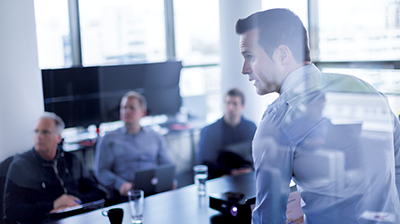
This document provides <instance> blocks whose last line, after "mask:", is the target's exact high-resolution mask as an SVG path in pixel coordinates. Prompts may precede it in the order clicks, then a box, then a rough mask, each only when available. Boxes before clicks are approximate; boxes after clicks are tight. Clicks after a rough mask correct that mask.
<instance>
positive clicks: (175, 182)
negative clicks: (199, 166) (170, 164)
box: [172, 179, 178, 190]
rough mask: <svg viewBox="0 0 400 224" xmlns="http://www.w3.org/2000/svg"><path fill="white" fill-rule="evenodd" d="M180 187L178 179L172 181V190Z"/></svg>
mask: <svg viewBox="0 0 400 224" xmlns="http://www.w3.org/2000/svg"><path fill="white" fill-rule="evenodd" d="M175 189H178V180H177V179H174V180H173V181H172V190H175Z"/></svg>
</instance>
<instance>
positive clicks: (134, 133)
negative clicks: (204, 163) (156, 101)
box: [96, 91, 172, 201]
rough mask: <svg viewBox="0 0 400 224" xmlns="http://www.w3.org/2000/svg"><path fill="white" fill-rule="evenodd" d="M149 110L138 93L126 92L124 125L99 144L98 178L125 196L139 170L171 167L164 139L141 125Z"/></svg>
mask: <svg viewBox="0 0 400 224" xmlns="http://www.w3.org/2000/svg"><path fill="white" fill-rule="evenodd" d="M146 107H147V106H146V99H145V98H144V97H143V95H141V94H139V93H137V92H135V91H130V92H127V93H126V94H125V95H124V96H123V97H122V100H121V107H120V108H121V109H120V117H121V120H123V121H124V122H125V125H124V126H123V127H121V128H119V129H117V130H115V131H112V132H109V133H107V134H106V135H105V136H104V137H103V138H101V139H100V140H99V142H98V144H97V148H96V175H97V176H98V179H99V181H100V182H101V183H102V184H103V185H104V186H106V187H107V188H109V189H113V190H116V191H118V192H119V194H120V195H122V196H127V193H128V191H129V190H130V189H132V188H134V185H135V173H136V172H137V171H141V170H148V169H154V168H156V167H157V166H159V165H161V164H172V161H171V159H170V157H169V155H168V152H167V147H166V142H165V139H164V138H163V137H162V136H161V135H160V134H159V133H157V132H155V131H154V130H152V129H150V128H148V127H141V126H140V124H139V121H140V119H141V118H142V117H144V116H145V115H146ZM145 193H146V192H145ZM118 200H120V201H126V200H127V199H126V198H120V199H118Z"/></svg>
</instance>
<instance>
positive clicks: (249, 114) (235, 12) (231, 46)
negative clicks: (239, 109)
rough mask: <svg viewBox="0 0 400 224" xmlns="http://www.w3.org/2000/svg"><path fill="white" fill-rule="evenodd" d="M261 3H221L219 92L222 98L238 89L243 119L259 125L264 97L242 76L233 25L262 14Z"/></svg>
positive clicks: (250, 0) (235, 0) (229, 0)
mask: <svg viewBox="0 0 400 224" xmlns="http://www.w3.org/2000/svg"><path fill="white" fill-rule="evenodd" d="M261 9H262V6H261V0H220V1H219V10H220V40H221V45H220V46H221V49H220V50H221V51H220V52H221V73H222V79H221V85H222V86H221V91H222V93H223V94H225V93H226V92H227V91H228V90H229V89H231V88H233V87H237V88H240V89H241V90H242V91H243V92H244V94H245V97H246V102H245V109H244V116H245V117H246V118H248V119H250V120H252V121H253V122H254V123H256V124H258V123H259V121H260V120H261V116H262V114H263V113H264V111H265V109H266V108H267V106H268V103H267V102H266V97H261V96H259V95H257V93H256V89H255V87H254V86H253V85H252V83H251V82H249V80H248V76H247V75H246V76H245V75H242V73H241V71H242V65H243V58H242V56H241V54H240V49H239V37H238V36H237V35H236V32H235V25H236V21H237V20H238V19H239V18H246V17H247V16H249V15H250V14H252V13H254V12H257V11H261Z"/></svg>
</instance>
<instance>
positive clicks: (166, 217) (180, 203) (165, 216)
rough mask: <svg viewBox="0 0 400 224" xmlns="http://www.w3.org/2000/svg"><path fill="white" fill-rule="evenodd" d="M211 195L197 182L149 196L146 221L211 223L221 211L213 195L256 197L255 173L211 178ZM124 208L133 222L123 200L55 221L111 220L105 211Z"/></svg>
mask: <svg viewBox="0 0 400 224" xmlns="http://www.w3.org/2000/svg"><path fill="white" fill-rule="evenodd" d="M206 187H207V195H205V196H199V195H198V194H197V188H196V186H195V185H189V186H186V187H183V188H179V189H176V190H171V191H167V192H163V193H159V194H156V195H152V196H149V197H146V198H145V200H144V215H143V223H144V224H164V223H165V224H188V223H190V224H207V223H211V218H212V217H214V216H218V215H219V214H220V212H218V211H216V210H214V209H211V208H210V207H209V196H210V195H215V194H220V193H225V192H227V191H235V192H240V193H244V194H245V197H246V198H251V197H254V196H255V192H256V190H255V181H254V172H252V173H247V174H243V175H238V176H226V177H220V178H216V179H213V180H208V181H207V184H206ZM111 208H122V209H123V210H124V218H123V222H122V223H124V224H128V223H131V220H130V211H129V204H128V203H121V204H117V205H113V206H110V207H105V208H101V209H97V210H94V211H91V212H87V213H83V214H79V215H75V216H71V217H68V218H64V219H60V220H53V221H50V222H47V223H51V224H79V223H84V224H89V223H96V224H101V223H105V224H106V223H110V222H109V220H108V217H104V216H103V215H102V213H101V212H102V211H103V210H108V209H111Z"/></svg>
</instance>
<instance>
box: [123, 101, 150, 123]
mask: <svg viewBox="0 0 400 224" xmlns="http://www.w3.org/2000/svg"><path fill="white" fill-rule="evenodd" d="M145 115H146V111H145V110H143V109H142V107H141V106H140V104H139V100H138V99H136V98H127V99H124V100H122V102H121V110H120V117H121V120H123V121H124V122H125V123H127V124H139V121H140V118H142V117H144V116H145Z"/></svg>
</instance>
